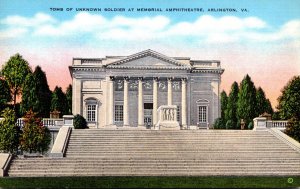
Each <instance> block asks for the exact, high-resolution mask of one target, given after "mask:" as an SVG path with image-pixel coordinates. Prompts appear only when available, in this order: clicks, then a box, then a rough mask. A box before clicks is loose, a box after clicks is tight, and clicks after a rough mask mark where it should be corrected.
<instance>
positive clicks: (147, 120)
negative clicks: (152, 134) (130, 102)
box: [144, 103, 153, 129]
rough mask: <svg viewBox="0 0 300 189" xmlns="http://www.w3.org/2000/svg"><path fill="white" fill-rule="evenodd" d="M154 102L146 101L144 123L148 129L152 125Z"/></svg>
mask: <svg viewBox="0 0 300 189" xmlns="http://www.w3.org/2000/svg"><path fill="white" fill-rule="evenodd" d="M152 112H153V103H144V124H145V126H146V128H147V129H151V126H152Z"/></svg>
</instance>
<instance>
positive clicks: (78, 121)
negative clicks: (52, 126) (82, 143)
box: [74, 114, 88, 129]
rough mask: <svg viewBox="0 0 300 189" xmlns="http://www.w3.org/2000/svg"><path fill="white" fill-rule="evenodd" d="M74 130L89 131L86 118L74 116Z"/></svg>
mask: <svg viewBox="0 0 300 189" xmlns="http://www.w3.org/2000/svg"><path fill="white" fill-rule="evenodd" d="M74 128H75V129H87V128H88V126H87V122H86V120H85V118H84V117H82V115H79V114H77V115H75V116H74Z"/></svg>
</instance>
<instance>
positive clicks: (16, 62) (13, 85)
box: [2, 54, 31, 109]
mask: <svg viewBox="0 0 300 189" xmlns="http://www.w3.org/2000/svg"><path fill="white" fill-rule="evenodd" d="M29 73H31V69H30V67H29V64H28V62H27V61H26V60H24V59H23V58H22V56H21V55H20V54H16V55H14V56H12V57H10V59H9V60H8V61H7V62H6V63H5V64H4V66H3V69H2V75H3V76H4V78H5V80H6V81H7V83H8V86H9V88H10V91H11V94H12V96H13V102H14V109H15V105H16V103H17V95H19V94H20V93H21V92H22V86H23V83H24V78H26V76H27V75H28V74H29Z"/></svg>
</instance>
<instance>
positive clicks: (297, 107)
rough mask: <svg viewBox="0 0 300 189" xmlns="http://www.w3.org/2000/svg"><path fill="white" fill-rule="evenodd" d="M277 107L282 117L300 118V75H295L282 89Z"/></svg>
mask: <svg viewBox="0 0 300 189" xmlns="http://www.w3.org/2000/svg"><path fill="white" fill-rule="evenodd" d="M278 101H279V105H278V107H277V109H278V110H279V114H280V117H281V119H285V120H287V119H291V118H293V117H294V118H296V119H297V120H300V76H295V77H293V78H292V79H291V80H290V81H289V82H288V83H287V85H286V86H285V87H284V88H283V90H282V95H281V96H280V97H279V98H278Z"/></svg>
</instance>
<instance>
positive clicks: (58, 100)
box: [51, 86, 67, 115]
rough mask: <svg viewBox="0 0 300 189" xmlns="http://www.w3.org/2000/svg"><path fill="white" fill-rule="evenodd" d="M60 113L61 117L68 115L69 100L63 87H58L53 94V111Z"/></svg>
mask: <svg viewBox="0 0 300 189" xmlns="http://www.w3.org/2000/svg"><path fill="white" fill-rule="evenodd" d="M54 110H57V111H60V113H61V115H66V114H67V99H66V95H65V93H64V92H63V91H62V89H61V87H58V86H56V87H55V89H54V91H53V93H52V100H51V111H54Z"/></svg>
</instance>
